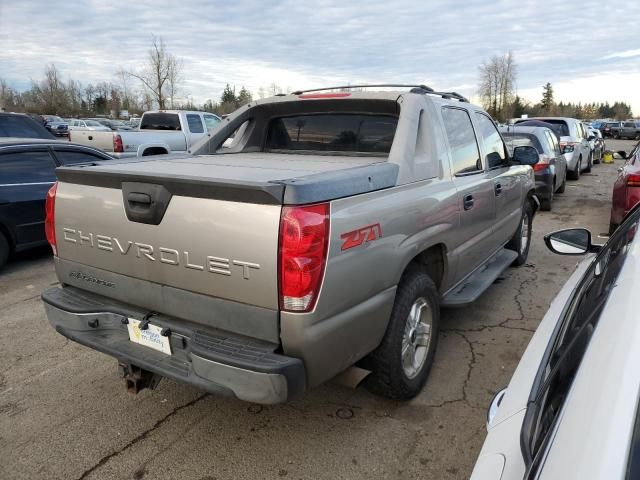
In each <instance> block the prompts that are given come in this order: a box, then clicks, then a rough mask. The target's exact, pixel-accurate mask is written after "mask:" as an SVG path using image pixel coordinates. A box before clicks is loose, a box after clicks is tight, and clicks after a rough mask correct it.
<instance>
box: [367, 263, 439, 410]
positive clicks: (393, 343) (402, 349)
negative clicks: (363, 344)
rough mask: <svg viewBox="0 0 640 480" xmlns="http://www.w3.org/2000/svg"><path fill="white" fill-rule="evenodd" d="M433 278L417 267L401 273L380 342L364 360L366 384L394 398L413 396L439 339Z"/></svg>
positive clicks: (429, 364)
mask: <svg viewBox="0 0 640 480" xmlns="http://www.w3.org/2000/svg"><path fill="white" fill-rule="evenodd" d="M438 298H439V297H438V290H437V288H436V286H435V284H434V283H433V280H431V278H430V277H429V275H427V274H426V273H424V272H423V271H421V270H419V269H417V268H416V269H410V270H409V271H408V272H407V273H405V274H404V276H403V277H402V280H401V281H400V284H399V285H398V290H397V292H396V299H395V303H394V305H393V310H392V312H391V318H390V320H389V325H388V326H387V331H386V333H385V335H384V338H383V339H382V342H381V343H380V345H379V346H378V348H376V350H374V351H373V352H372V353H371V354H370V355H369V357H368V358H367V360H366V362H365V363H366V366H367V367H368V368H369V369H370V370H372V373H371V374H370V375H369V376H368V377H367V378H366V379H365V382H364V385H365V387H366V388H367V389H368V390H369V391H371V392H373V393H376V394H378V395H382V396H384V397H387V398H392V399H395V400H408V399H410V398H413V397H415V396H416V395H417V394H418V393H420V391H421V390H422V387H423V386H424V384H425V382H426V381H427V377H428V376H429V370H430V369H431V364H432V363H433V357H434V355H435V351H436V345H437V343H438V325H439V322H440V306H439V303H438Z"/></svg>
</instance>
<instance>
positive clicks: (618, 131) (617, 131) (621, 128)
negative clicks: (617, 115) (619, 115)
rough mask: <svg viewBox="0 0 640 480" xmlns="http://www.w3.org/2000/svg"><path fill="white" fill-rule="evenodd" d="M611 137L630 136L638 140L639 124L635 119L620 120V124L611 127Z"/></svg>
mask: <svg viewBox="0 0 640 480" xmlns="http://www.w3.org/2000/svg"><path fill="white" fill-rule="evenodd" d="M611 135H612V136H613V138H631V139H634V140H640V124H638V122H636V121H627V122H620V125H617V126H615V127H611Z"/></svg>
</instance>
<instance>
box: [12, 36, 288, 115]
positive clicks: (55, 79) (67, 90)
mask: <svg viewBox="0 0 640 480" xmlns="http://www.w3.org/2000/svg"><path fill="white" fill-rule="evenodd" d="M183 85H184V62H183V61H182V59H181V58H179V57H177V56H175V55H174V54H172V53H171V52H170V51H169V50H168V48H167V46H166V45H165V43H164V41H163V40H162V38H161V37H155V36H154V37H152V42H151V48H150V49H149V51H148V52H147V59H146V62H145V63H144V64H143V65H142V66H141V67H140V68H139V69H138V70H125V69H121V70H118V71H117V72H116V74H115V75H114V79H113V80H111V81H102V82H98V83H95V84H94V83H88V84H83V83H82V82H80V81H79V80H74V79H68V80H64V79H63V78H62V74H61V72H60V71H59V70H58V68H57V67H56V66H55V64H53V63H52V64H50V65H47V66H46V67H45V70H44V76H43V78H41V79H40V80H37V81H36V80H31V85H30V87H29V88H28V89H26V90H24V91H18V90H17V89H15V88H12V87H10V86H9V84H8V83H7V82H6V80H3V79H2V78H0V107H2V108H3V109H4V110H5V111H8V112H24V113H39V114H52V115H60V116H71V117H78V116H92V115H110V114H114V115H115V116H118V114H119V112H121V111H122V110H127V111H128V112H129V114H138V115H139V114H141V113H142V112H144V111H146V110H152V109H154V108H158V109H161V110H164V109H184V110H205V111H208V112H213V113H216V114H219V115H224V114H228V113H231V112H232V111H234V110H236V109H237V108H238V107H240V106H242V105H244V104H246V103H248V102H250V101H251V100H252V98H253V95H252V93H251V92H250V91H249V90H247V89H246V88H245V87H244V86H242V87H241V88H240V90H239V91H238V92H237V93H236V87H235V86H233V87H231V86H230V85H229V84H227V86H226V87H225V89H224V91H223V92H222V95H221V96H220V99H219V100H218V101H214V100H211V99H209V100H207V101H206V102H205V103H204V104H196V103H195V102H194V101H193V99H192V98H191V97H190V96H189V95H187V94H186V92H184V89H183ZM289 90H290V89H289ZM282 92H283V89H282V88H281V87H280V86H278V85H277V84H275V83H272V84H271V85H270V86H269V87H260V89H259V90H258V96H259V97H260V98H264V97H265V96H268V95H275V94H277V93H282Z"/></svg>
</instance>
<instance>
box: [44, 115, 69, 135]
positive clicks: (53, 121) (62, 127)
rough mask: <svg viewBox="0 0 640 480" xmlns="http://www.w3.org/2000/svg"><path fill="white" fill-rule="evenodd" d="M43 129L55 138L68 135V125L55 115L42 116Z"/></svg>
mask: <svg viewBox="0 0 640 480" xmlns="http://www.w3.org/2000/svg"><path fill="white" fill-rule="evenodd" d="M42 118H43V119H44V127H45V128H46V129H47V130H49V133H51V134H52V135H54V136H56V137H67V136H68V135H69V124H68V123H67V122H65V121H64V120H63V119H62V118H61V117H59V116H57V115H42Z"/></svg>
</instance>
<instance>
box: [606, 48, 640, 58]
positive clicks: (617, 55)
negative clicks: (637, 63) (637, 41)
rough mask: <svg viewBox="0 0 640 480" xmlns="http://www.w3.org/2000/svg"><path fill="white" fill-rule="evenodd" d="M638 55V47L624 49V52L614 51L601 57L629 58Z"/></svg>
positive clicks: (639, 55) (639, 53)
mask: <svg viewBox="0 0 640 480" xmlns="http://www.w3.org/2000/svg"><path fill="white" fill-rule="evenodd" d="M631 57H640V48H637V49H635V50H625V51H624V52H616V53H612V54H609V55H606V56H604V57H602V60H610V59H612V58H631Z"/></svg>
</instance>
